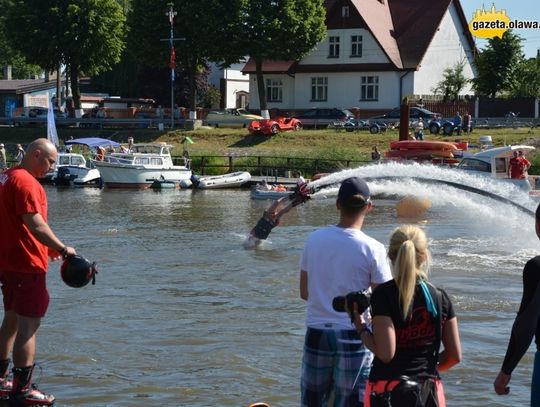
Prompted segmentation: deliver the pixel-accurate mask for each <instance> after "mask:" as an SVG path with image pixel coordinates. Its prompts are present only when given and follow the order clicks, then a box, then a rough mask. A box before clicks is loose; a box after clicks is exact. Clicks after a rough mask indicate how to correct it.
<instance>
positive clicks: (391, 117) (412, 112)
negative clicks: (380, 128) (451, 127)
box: [368, 106, 441, 126]
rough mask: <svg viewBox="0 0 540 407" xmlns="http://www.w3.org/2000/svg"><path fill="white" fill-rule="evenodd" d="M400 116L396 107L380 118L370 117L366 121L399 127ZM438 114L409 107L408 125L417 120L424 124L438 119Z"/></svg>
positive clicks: (399, 110) (420, 108)
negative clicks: (422, 121)
mask: <svg viewBox="0 0 540 407" xmlns="http://www.w3.org/2000/svg"><path fill="white" fill-rule="evenodd" d="M400 115H401V109H400V108H399V107H396V108H394V109H392V110H390V111H389V112H388V113H385V114H383V115H380V116H374V117H370V118H369V119H368V121H369V122H370V123H385V124H387V125H395V126H397V125H399V119H400ZM440 116H441V115H440V114H439V113H433V112H431V111H429V110H427V109H424V108H423V107H417V106H411V107H410V108H409V125H410V122H411V121H416V120H418V119H419V118H422V120H424V123H429V122H430V121H431V120H433V119H437V118H440Z"/></svg>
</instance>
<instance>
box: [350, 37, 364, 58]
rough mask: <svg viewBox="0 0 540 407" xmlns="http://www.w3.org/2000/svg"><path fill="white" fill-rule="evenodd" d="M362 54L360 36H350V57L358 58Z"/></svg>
mask: <svg viewBox="0 0 540 407" xmlns="http://www.w3.org/2000/svg"><path fill="white" fill-rule="evenodd" d="M361 56H362V36H361V35H352V36H351V57H352V58H360V57H361Z"/></svg>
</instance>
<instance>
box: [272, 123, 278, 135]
mask: <svg viewBox="0 0 540 407" xmlns="http://www.w3.org/2000/svg"><path fill="white" fill-rule="evenodd" d="M270 132H271V133H272V134H278V133H279V126H278V125H277V124H273V125H272V127H270Z"/></svg>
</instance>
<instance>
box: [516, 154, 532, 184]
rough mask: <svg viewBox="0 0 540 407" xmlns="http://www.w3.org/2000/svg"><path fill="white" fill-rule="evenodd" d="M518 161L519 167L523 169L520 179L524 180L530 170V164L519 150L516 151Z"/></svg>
mask: <svg viewBox="0 0 540 407" xmlns="http://www.w3.org/2000/svg"><path fill="white" fill-rule="evenodd" d="M518 159H519V160H520V161H521V165H522V167H523V173H522V176H521V178H526V177H527V174H528V171H529V168H531V162H530V161H529V160H527V159H526V158H525V156H524V155H523V151H521V150H519V151H518Z"/></svg>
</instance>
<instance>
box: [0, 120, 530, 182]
mask: <svg viewBox="0 0 540 407" xmlns="http://www.w3.org/2000/svg"><path fill="white" fill-rule="evenodd" d="M57 130H58V136H59V138H60V140H67V139H69V138H70V137H74V138H79V137H103V138H111V139H113V140H115V141H118V142H122V143H125V142H126V141H127V138H128V137H133V138H134V139H135V142H148V141H158V142H167V143H170V144H172V145H173V146H174V147H175V148H174V150H173V155H182V152H183V148H184V145H183V144H182V141H183V140H184V138H185V137H186V136H189V137H190V138H191V139H192V140H193V141H194V144H189V145H186V147H187V148H188V151H189V153H190V155H191V156H201V155H206V156H210V155H222V156H227V155H234V156H243V155H244V156H246V155H250V156H273V157H291V158H308V159H317V158H324V159H327V160H353V161H369V160H370V157H371V149H372V148H373V146H375V145H377V146H378V147H379V150H381V151H383V152H384V151H385V150H387V149H388V148H389V145H390V142H391V141H394V140H397V139H398V138H399V133H398V130H389V131H387V132H385V133H379V134H370V133H368V132H366V131H361V132H350V133H349V132H345V131H343V130H342V131H336V130H334V129H325V130H302V131H298V132H285V133H280V134H278V135H275V136H262V135H251V134H249V133H248V132H247V130H246V129H225V128H217V129H198V130H193V131H184V130H175V131H158V130H157V129H139V128H131V129H118V128H114V129H112V128H111V129H107V128H105V129H88V128H75V127H59V128H58V129H57ZM484 135H489V136H491V137H492V140H493V145H494V146H502V145H505V144H532V145H536V146H537V147H540V128H538V127H535V128H517V129H508V128H505V129H476V130H475V131H474V132H473V133H469V134H462V135H461V136H459V137H457V136H454V137H444V136H442V135H433V134H429V132H428V131H426V134H425V139H426V140H441V141H449V140H452V141H453V140H456V139H459V140H468V141H469V143H470V144H478V143H479V138H480V136H484ZM37 137H46V128H32V127H2V128H0V142H2V143H5V144H16V143H29V142H30V141H32V140H33V139H35V138H37ZM529 159H530V161H531V162H532V164H533V166H532V168H531V171H530V173H531V174H540V151H539V152H534V153H532V154H530V156H529Z"/></svg>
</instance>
